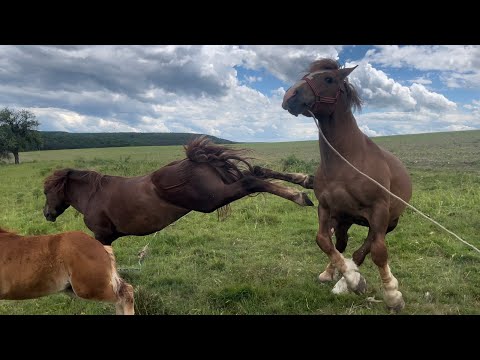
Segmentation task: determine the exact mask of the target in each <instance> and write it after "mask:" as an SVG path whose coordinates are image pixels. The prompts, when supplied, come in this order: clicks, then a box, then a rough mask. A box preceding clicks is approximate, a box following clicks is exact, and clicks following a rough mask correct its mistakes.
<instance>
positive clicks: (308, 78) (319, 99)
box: [302, 71, 343, 115]
mask: <svg viewBox="0 0 480 360" xmlns="http://www.w3.org/2000/svg"><path fill="white" fill-rule="evenodd" d="M320 72H323V71H315V72H313V73H309V74H307V75H305V76H304V77H303V78H302V80H304V81H305V82H306V83H307V84H308V86H310V89H312V91H313V93H314V94H315V103H313V105H312V106H311V107H310V108H311V110H312V111H314V110H315V107H316V106H317V104H318V103H325V104H336V103H337V100H338V97H339V96H340V93H342V92H343V90H342V89H341V88H338V90H337V94H336V96H335V97H330V96H321V95H320V91H319V89H318V88H317V87H316V85H315V82H314V81H313V74H316V73H320ZM333 111H335V108H334V109H333V110H332V112H331V114H333ZM331 114H330V115H331Z"/></svg>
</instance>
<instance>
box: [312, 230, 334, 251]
mask: <svg viewBox="0 0 480 360" xmlns="http://www.w3.org/2000/svg"><path fill="white" fill-rule="evenodd" d="M315 240H316V241H317V245H318V246H319V247H320V249H322V251H323V252H324V253H325V254H330V253H332V252H333V251H334V249H335V247H334V246H333V243H332V240H331V239H330V238H329V237H328V236H325V235H323V234H317V237H316V239H315Z"/></svg>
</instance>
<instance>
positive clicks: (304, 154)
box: [0, 131, 480, 314]
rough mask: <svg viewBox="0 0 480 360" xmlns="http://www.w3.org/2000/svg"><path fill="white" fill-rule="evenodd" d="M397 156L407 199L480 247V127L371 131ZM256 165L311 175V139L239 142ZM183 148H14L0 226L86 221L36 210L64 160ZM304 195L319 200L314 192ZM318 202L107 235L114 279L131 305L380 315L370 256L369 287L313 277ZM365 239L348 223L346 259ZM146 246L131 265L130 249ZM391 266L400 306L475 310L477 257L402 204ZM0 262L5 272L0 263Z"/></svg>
mask: <svg viewBox="0 0 480 360" xmlns="http://www.w3.org/2000/svg"><path fill="white" fill-rule="evenodd" d="M374 141H375V142H377V143H379V144H380V145H382V146H383V147H385V148H387V149H389V150H391V151H392V152H393V153H395V154H396V155H397V156H399V157H400V158H401V159H402V160H403V161H404V162H405V164H406V165H407V168H408V169H409V171H410V173H411V176H412V179H413V186H414V193H413V198H412V201H411V204H412V205H414V206H415V207H417V208H419V209H421V210H422V211H424V212H425V213H427V214H428V215H430V216H432V217H433V218H434V219H436V220H437V221H439V222H440V223H442V224H443V225H445V226H446V227H447V228H448V229H450V230H452V231H454V232H455V233H457V234H459V235H460V236H461V237H462V238H464V239H466V240H467V241H469V242H470V243H472V244H474V245H475V246H477V247H480V236H479V235H478V234H479V233H480V221H479V219H480V215H479V214H480V191H479V190H480V131H468V132H455V133H438V134H424V135H411V136H395V137H385V138H374ZM235 146H236V147H244V148H249V149H251V150H252V151H251V155H252V156H253V157H254V158H255V159H254V160H252V162H253V163H254V164H259V165H268V166H269V167H271V168H274V169H277V170H282V171H283V170H287V171H307V172H312V171H313V169H314V167H315V164H316V163H318V161H319V152H318V144H317V142H314V141H307V142H292V143H268V144H267V143H258V144H239V145H235ZM183 157H184V153H183V149H182V147H180V146H166V147H128V148H104V149H82V150H58V151H41V152H29V153H22V154H21V155H20V159H21V161H22V164H20V165H18V166H15V165H11V164H0V199H1V205H2V206H0V226H3V227H6V228H9V229H12V230H16V231H17V232H19V233H20V234H47V233H57V232H62V231H67V230H83V231H85V232H87V233H89V234H91V232H90V231H89V230H88V229H87V228H86V227H85V225H84V223H83V218H82V216H81V215H80V214H78V213H77V212H76V211H75V210H73V209H71V208H70V209H68V210H67V211H66V212H65V214H64V215H62V216H61V217H59V218H58V219H57V221H56V222H55V223H50V222H47V221H46V220H45V219H44V217H43V215H42V207H43V205H44V196H43V187H42V183H43V179H44V178H45V177H46V176H47V175H48V174H50V173H51V171H52V170H54V169H57V168H63V167H75V168H88V169H95V170H97V171H100V172H103V173H108V174H111V175H122V176H131V175H140V174H145V173H148V172H150V171H153V170H155V169H157V168H159V167H161V166H163V165H165V164H166V163H168V162H169V161H171V160H174V159H180V158H183ZM309 195H310V197H311V198H312V200H314V202H315V203H316V204H317V201H316V199H315V197H314V195H313V192H312V191H309ZM317 226H318V223H317V218H316V208H314V207H308V208H302V207H299V206H297V205H295V204H293V203H291V202H289V201H286V200H284V199H281V198H277V197H275V196H273V195H270V194H268V195H259V196H254V197H248V198H244V199H241V200H239V201H237V202H234V203H233V204H232V214H231V215H230V216H229V217H228V218H227V219H226V220H223V221H219V220H218V219H217V215H216V213H212V214H202V213H190V214H188V215H186V216H185V217H183V218H182V219H180V220H179V221H177V222H176V223H174V224H172V225H171V226H169V227H167V228H166V229H164V230H163V231H161V232H158V233H156V234H153V235H150V236H143V237H134V236H131V237H124V238H120V239H119V240H117V241H116V242H114V244H113V247H114V250H115V253H116V256H117V262H118V267H119V268H120V269H121V274H122V276H123V277H124V278H125V279H126V280H127V281H129V282H131V283H132V285H134V287H135V295H136V298H135V300H136V312H137V314H388V311H387V310H386V309H385V306H384V304H383V302H372V301H370V299H371V298H374V299H377V300H381V299H382V289H381V281H380V278H379V275H378V271H377V269H376V267H375V266H374V265H373V263H372V261H371V259H370V256H368V257H367V259H366V261H365V263H364V264H363V265H362V267H361V271H362V273H363V275H364V276H365V278H366V280H367V284H368V290H367V293H366V294H365V295H361V296H357V295H354V294H346V295H340V296H335V295H333V294H331V292H330V290H331V288H332V286H333V284H331V285H326V284H320V283H318V282H317V280H316V279H317V276H318V274H319V273H320V272H321V271H323V269H324V267H325V265H326V263H327V257H326V256H325V255H324V254H323V253H322V252H321V251H320V249H319V248H318V247H317V245H316V243H315V234H316V230H317ZM365 236H366V228H362V227H356V226H354V227H352V229H351V231H350V241H349V246H348V248H347V251H346V255H347V256H351V254H352V253H353V251H354V250H355V249H357V248H358V247H359V246H360V244H361V243H362V242H363V239H364V237H365ZM147 244H148V246H149V247H148V253H147V256H146V257H145V259H144V261H143V262H142V264H141V266H140V265H139V264H138V252H139V251H140V250H141V249H142V248H143V247H144V246H145V245H147ZM387 246H388V249H389V257H390V266H391V269H392V272H393V274H394V275H395V276H396V277H397V279H398V280H399V284H400V290H401V291H402V292H403V294H404V299H405V301H406V304H407V305H406V308H405V310H404V311H403V312H402V314H480V286H479V284H480V267H479V266H478V264H479V262H480V254H478V253H476V252H474V251H473V250H471V249H470V248H468V247H466V246H465V245H463V244H462V243H460V242H459V241H458V240H456V239H455V238H453V237H452V236H451V235H449V234H447V233H446V232H444V231H443V230H441V229H440V228H437V227H436V226H435V225H433V224H432V223H430V222H428V221H427V220H425V219H423V218H422V217H420V216H419V215H417V214H415V213H413V212H412V211H410V210H409V209H407V211H406V212H405V214H404V215H403V217H402V218H401V220H400V225H399V226H398V228H397V229H396V230H395V231H394V232H393V233H391V234H389V235H388V236H387ZM0 270H1V269H0ZM113 313H114V306H113V305H109V304H104V303H96V302H90V301H85V300H79V299H72V298H70V297H68V296H66V295H63V294H59V295H52V296H49V297H44V298H40V299H34V300H25V301H5V300H4V301H0V314H113Z"/></svg>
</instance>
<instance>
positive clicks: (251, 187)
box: [210, 176, 314, 211]
mask: <svg viewBox="0 0 480 360" xmlns="http://www.w3.org/2000/svg"><path fill="white" fill-rule="evenodd" d="M256 192H267V193H270V194H273V195H277V196H279V197H281V198H284V199H287V200H290V201H293V202H294V203H296V204H298V205H300V206H313V205H314V204H313V202H312V201H311V200H310V198H309V197H308V196H307V194H305V193H304V192H301V191H298V190H295V189H293V188H289V187H286V186H282V185H278V184H273V183H271V182H268V181H265V180H262V179H258V178H255V177H253V176H245V177H243V178H242V179H240V180H238V181H236V182H234V183H232V184H225V185H224V187H223V191H222V197H221V199H222V200H221V202H220V203H218V204H215V205H214V203H211V202H210V206H211V207H212V210H211V211H213V210H215V209H217V208H219V207H221V206H225V205H227V204H229V203H231V202H233V201H235V200H238V199H241V198H243V197H245V196H247V195H250V194H253V193H256ZM213 205H214V206H213Z"/></svg>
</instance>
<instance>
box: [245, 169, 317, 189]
mask: <svg viewBox="0 0 480 360" xmlns="http://www.w3.org/2000/svg"><path fill="white" fill-rule="evenodd" d="M253 175H255V176H256V177H258V178H265V179H278V180H284V181H287V182H290V183H293V184H297V185H300V186H303V187H304V188H305V189H313V180H314V179H315V176H313V175H307V174H302V173H281V172H278V171H274V170H270V169H267V168H263V167H261V166H254V167H253Z"/></svg>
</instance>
